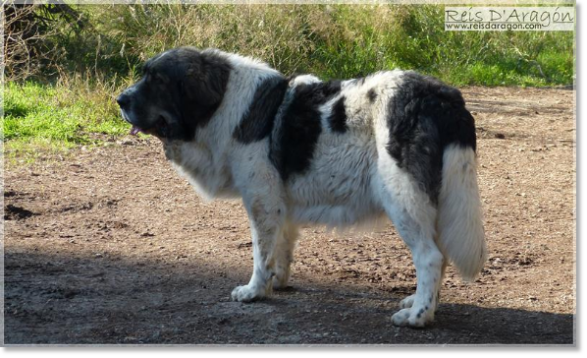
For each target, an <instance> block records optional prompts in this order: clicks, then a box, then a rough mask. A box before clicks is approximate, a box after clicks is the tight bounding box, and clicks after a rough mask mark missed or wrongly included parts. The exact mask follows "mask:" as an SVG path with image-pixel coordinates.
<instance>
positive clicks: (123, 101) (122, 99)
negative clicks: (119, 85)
mask: <svg viewBox="0 0 587 358" xmlns="http://www.w3.org/2000/svg"><path fill="white" fill-rule="evenodd" d="M116 102H118V105H119V106H120V108H124V107H126V106H127V105H128V103H129V102H130V98H129V96H127V95H125V94H124V93H123V94H121V95H120V96H118V97H117V98H116Z"/></svg>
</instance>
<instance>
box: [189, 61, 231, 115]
mask: <svg viewBox="0 0 587 358" xmlns="http://www.w3.org/2000/svg"><path fill="white" fill-rule="evenodd" d="M186 62H187V63H186V70H185V78H183V79H182V82H183V88H182V92H183V94H184V95H185V98H186V100H188V101H189V102H191V103H197V104H198V105H199V106H201V107H202V108H201V109H203V108H214V109H216V108H217V107H218V106H219V105H220V103H221V102H222V99H223V98H224V92H225V91H226V85H227V84H228V77H229V75H230V65H229V64H228V63H227V62H226V60H225V59H223V58H220V57H218V56H214V55H213V54H203V53H198V54H191V56H189V58H188V59H187V61H186Z"/></svg>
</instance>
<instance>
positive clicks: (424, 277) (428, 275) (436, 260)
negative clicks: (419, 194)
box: [387, 208, 445, 327]
mask: <svg viewBox="0 0 587 358" xmlns="http://www.w3.org/2000/svg"><path fill="white" fill-rule="evenodd" d="M387 212H388V215H389V216H390V217H391V219H392V221H393V222H394V224H395V226H396V228H397V230H398V231H399V233H400V235H401V237H402V239H403V240H404V242H405V243H406V244H407V245H408V247H409V248H410V250H411V252H412V257H413V260H414V265H415V266H416V277H417V286H416V293H415V294H414V295H413V296H410V297H408V298H406V299H404V300H403V301H402V302H401V305H402V306H403V309H401V310H400V311H399V312H397V313H396V314H394V315H393V317H392V322H393V324H395V325H397V326H411V327H423V326H425V325H426V324H427V323H430V322H432V321H433V320H434V312H435V310H436V306H437V299H438V290H439V288H440V283H441V280H442V271H443V266H444V264H445V260H444V257H443V255H442V253H441V252H440V250H439V249H438V247H437V246H436V243H435V241H434V239H433V235H431V233H433V231H432V230H433V227H428V228H426V227H424V226H425V225H426V223H425V222H421V221H419V220H415V219H414V218H413V217H412V216H411V215H410V213H409V211H408V210H406V209H405V208H392V209H391V210H387Z"/></svg>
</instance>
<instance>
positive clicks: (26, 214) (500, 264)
mask: <svg viewBox="0 0 587 358" xmlns="http://www.w3.org/2000/svg"><path fill="white" fill-rule="evenodd" d="M463 93H464V95H465V98H466V99H467V103H468V108H469V109H470V110H471V111H472V113H473V115H474V116H475V117H476V120H477V126H478V132H477V135H478V138H479V149H478V153H479V159H480V167H479V180H480V186H481V195H482V199H483V203H484V210H485V221H486V233H487V242H488V246H489V260H488V262H487V264H486V266H485V269H484V271H483V273H482V275H481V277H480V278H479V279H478V280H477V281H476V282H474V283H464V282H462V281H461V280H460V278H459V277H458V276H457V275H456V273H455V271H454V270H453V269H452V268H449V270H448V274H447V276H446V278H445V280H444V285H443V288H442V295H441V304H440V307H439V309H438V311H437V315H436V321H435V323H434V324H433V325H432V326H430V327H429V328H426V329H421V330H414V329H409V328H397V327H393V326H392V325H391V322H390V318H391V315H392V314H393V313H394V312H395V311H396V310H397V305H398V303H399V301H400V300H401V299H402V298H403V297H405V296H406V295H409V294H411V293H413V292H414V290H415V270H414V267H413V265H412V261H411V256H410V253H409V251H408V250H407V249H406V247H405V246H404V244H403V242H402V241H401V239H400V238H399V236H398V235H397V233H396V232H395V230H394V229H393V227H392V226H391V225H390V224H387V225H386V226H384V227H382V228H379V229H377V230H376V231H375V232H369V233H365V232H346V233H342V234H340V233H339V234H337V233H331V232H327V231H325V230H324V229H323V228H315V227H306V228H304V230H303V237H302V239H301V240H300V242H299V245H298V249H297V251H296V261H295V264H294V265H293V275H292V280H291V286H292V287H291V288H289V289H287V290H285V291H280V292H275V294H274V295H273V296H272V297H271V298H270V299H268V300H265V301H261V302H256V303H252V304H243V303H237V302H231V301H230V292H231V290H232V288H233V287H234V286H236V285H239V284H243V283H246V282H247V281H248V279H249V275H250V273H251V270H252V252H251V250H252V248H251V244H250V236H249V225H248V221H247V218H246V215H245V212H244V210H243V208H242V205H241V204H240V202H238V201H215V202H211V203H205V202H203V201H202V200H200V199H199V198H198V197H197V196H196V193H195V192H194V191H193V190H192V189H191V188H190V187H189V186H188V184H187V182H186V181H185V180H183V179H181V178H179V177H178V175H176V173H175V172H174V171H173V170H172V168H171V167H170V165H169V164H168V163H167V162H166V161H165V159H164V155H163V152H162V148H161V146H160V145H159V144H158V142H157V141H156V140H155V139H137V138H131V137H130V136H129V137H126V138H123V139H117V140H113V141H112V142H111V143H108V144H109V145H107V146H104V147H100V148H97V149H96V148H94V149H91V150H84V149H83V148H82V149H79V150H75V151H74V152H73V153H71V154H70V155H66V156H63V157H62V156H47V157H45V158H41V159H40V160H38V161H37V162H36V163H35V164H33V165H19V164H11V165H7V166H6V168H5V173H4V174H5V178H4V179H5V191H4V210H5V213H4V218H5V241H4V250H5V256H4V259H5V262H4V269H5V293H4V294H5V296H4V298H5V305H4V308H5V344H8V345H15V344H68V343H78V344H96V343H102V344H104V343H116V344H119V343H125V344H139V343H146V344H160V343H175V344H574V342H575V340H574V317H575V313H576V310H575V304H576V301H575V297H576V296H575V258H576V256H575V239H574V232H575V220H574V218H575V199H574V198H575V159H574V151H575V122H574V114H573V108H574V100H573V98H574V91H571V90H562V89H561V90H558V89H542V90H540V89H517V88H497V89H488V88H466V89H464V90H463Z"/></svg>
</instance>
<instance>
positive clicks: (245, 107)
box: [117, 47, 486, 327]
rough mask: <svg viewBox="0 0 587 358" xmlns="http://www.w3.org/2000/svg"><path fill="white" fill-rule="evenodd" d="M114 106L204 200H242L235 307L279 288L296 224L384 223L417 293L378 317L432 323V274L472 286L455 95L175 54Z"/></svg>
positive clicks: (471, 174) (410, 79) (467, 139)
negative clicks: (449, 274) (399, 243)
mask: <svg viewBox="0 0 587 358" xmlns="http://www.w3.org/2000/svg"><path fill="white" fill-rule="evenodd" d="M117 101H118V103H119V105H120V107H121V109H122V116H123V117H124V119H125V120H127V121H128V122H130V123H131V124H132V126H133V127H132V130H131V133H132V134H136V133H138V132H144V133H148V134H152V135H154V136H156V137H158V138H159V139H160V140H161V141H162V142H163V145H164V149H165V155H166V157H167V158H168V160H169V161H171V163H172V164H173V166H174V167H175V168H176V169H177V170H178V171H179V172H180V173H181V174H182V175H184V176H185V177H186V178H187V179H188V180H189V181H190V183H191V184H192V185H193V186H194V187H195V189H196V190H197V192H198V193H199V194H201V195H202V196H204V197H208V198H212V197H242V199H243V202H244V205H245V207H246V209H247V212H248V215H249V218H250V223H251V231H252V238H253V256H254V268H253V275H252V277H251V280H250V282H249V283H248V284H246V285H244V286H238V287H236V288H235V289H234V290H233V291H232V298H233V299H234V300H236V301H243V302H248V301H253V300H257V299H261V298H263V297H266V296H268V295H269V294H270V293H271V291H272V288H273V287H276V288H279V287H284V286H286V285H287V281H288V278H289V275H290V264H291V262H292V258H293V249H294V246H295V241H296V237H297V236H298V227H299V225H302V224H306V223H317V224H325V225H328V226H331V227H339V226H345V225H351V224H354V223H359V222H361V221H365V220H369V219H373V218H378V217H380V216H382V215H386V216H387V217H389V218H390V219H391V220H392V222H393V223H394V224H395V226H396V228H397V230H398V231H399V233H400V235H401V237H402V238H403V240H404V241H405V243H406V244H407V245H408V247H409V248H410V250H411V252H412V255H413V260H414V264H415V266H416V272H417V289H416V293H415V294H414V295H411V296H409V297H407V298H405V299H404V300H402V301H401V303H400V307H401V310H400V311H399V312H397V313H396V314H394V315H393V317H392V321H393V323H394V324H396V325H399V326H404V325H407V326H412V327H422V326H424V325H426V324H427V323H429V322H431V321H432V320H433V319H434V311H435V310H436V307H437V305H438V297H439V294H438V293H439V289H440V286H441V281H442V277H443V274H444V270H445V267H446V266H447V264H448V263H449V261H451V262H453V263H454V265H455V266H456V267H457V268H458V270H459V271H460V273H461V274H462V275H463V277H465V278H468V279H471V278H473V277H475V276H476V275H477V274H478V273H479V271H480V270H481V268H482V267H483V264H484V262H485V259H486V246H485V239H484V232H483V224H482V215H481V213H482V210H481V206H480V199H479V192H478V187H477V173H476V155H475V146H476V136H475V124H474V119H473V117H472V116H471V114H470V113H469V112H468V111H467V109H466V108H465V102H464V100H463V98H462V96H461V93H460V92H459V91H458V90H457V89H455V88H452V87H449V86H447V85H445V84H443V83H441V82H439V81H438V80H435V79H433V78H430V77H425V76H422V75H419V74H416V73H414V72H410V71H407V72H406V71H399V70H395V71H390V72H378V73H375V74H373V75H370V76H367V77H365V78H361V79H353V80H347V81H329V82H322V81H320V80H319V79H318V78H316V77H314V76H311V75H301V76H296V77H292V78H286V77H284V76H283V75H282V74H281V73H279V72H278V71H276V70H274V69H271V68H270V67H269V66H267V65H266V64H263V63H261V62H258V61H255V60H253V59H250V58H246V57H242V56H239V55H235V54H229V53H225V52H222V51H218V50H203V51H199V50H197V49H195V48H190V47H182V48H177V49H173V50H169V51H166V52H164V53H162V54H159V55H157V56H155V57H153V58H152V59H150V60H149V61H147V63H146V64H145V65H144V75H143V77H142V78H141V79H140V81H138V82H137V83H136V84H134V85H133V86H131V87H129V88H128V89H126V90H125V91H124V92H123V93H122V94H121V95H120V96H119V97H118V98H117Z"/></svg>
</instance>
